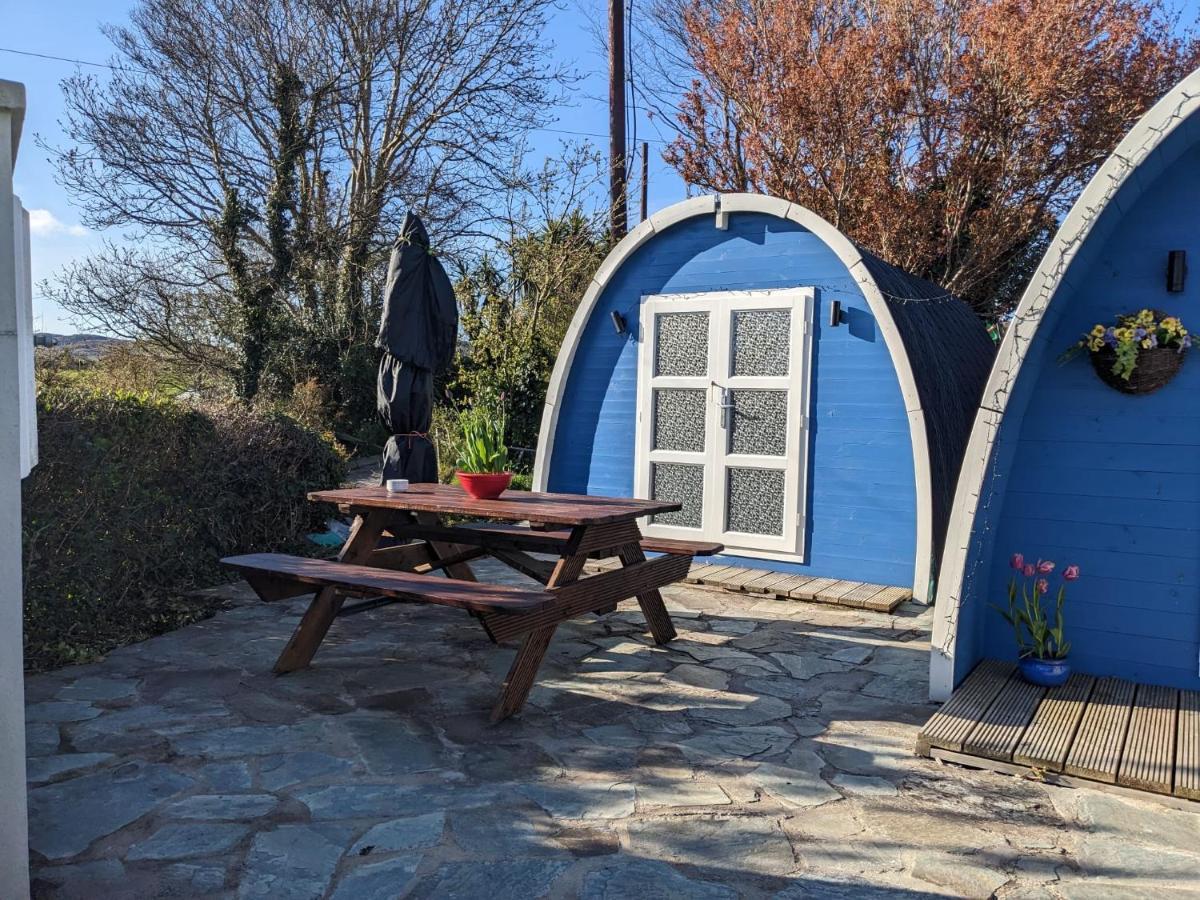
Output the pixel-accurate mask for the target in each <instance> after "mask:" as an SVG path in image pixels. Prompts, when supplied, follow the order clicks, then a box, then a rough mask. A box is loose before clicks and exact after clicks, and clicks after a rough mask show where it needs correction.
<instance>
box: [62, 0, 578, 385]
mask: <svg viewBox="0 0 1200 900" xmlns="http://www.w3.org/2000/svg"><path fill="white" fill-rule="evenodd" d="M551 2H552V0H453V2H450V0H259V2H255V3H246V2H244V0H141V3H140V5H139V6H138V7H137V8H136V9H135V10H134V12H133V14H132V16H131V20H130V24H129V25H128V26H125V27H118V28H111V29H108V31H107V34H108V36H109V38H110V39H111V40H112V42H113V45H114V47H115V51H116V56H115V58H114V60H113V65H114V66H115V73H114V75H113V76H112V77H111V78H110V79H108V80H107V81H101V80H98V79H96V78H94V77H90V76H84V75H75V76H73V77H71V78H69V79H67V80H66V81H65V82H64V84H63V89H64V92H65V96H66V106H67V114H66V120H65V122H64V130H65V132H66V134H67V135H68V136H69V138H70V139H71V141H72V143H73V146H70V147H67V148H53V147H52V148H49V149H50V150H51V152H52V154H53V158H54V161H55V163H56V164H57V167H58V171H59V176H60V179H61V181H62V183H63V184H64V185H65V186H66V187H67V188H68V189H69V190H70V191H71V192H72V194H73V195H74V196H75V197H76V198H77V200H78V201H79V202H80V203H81V205H82V206H83V209H84V220H85V221H86V222H87V223H88V224H89V225H91V226H92V227H95V228H117V229H122V230H124V231H125V232H126V234H127V235H129V236H130V237H131V238H132V241H133V243H134V244H136V245H137V247H138V249H137V250H136V251H130V250H121V249H117V248H116V247H112V248H109V249H108V250H107V251H106V252H104V253H103V254H102V255H101V256H100V257H98V258H96V259H92V260H88V261H87V262H85V263H83V264H80V265H78V266H76V267H74V268H73V269H71V270H69V271H68V272H67V273H66V275H65V276H64V278H63V279H61V281H60V282H59V284H58V285H57V287H54V288H51V290H52V291H53V292H54V293H56V294H57V298H58V299H59V300H60V301H61V302H62V303H63V305H64V306H66V307H67V308H68V309H70V310H72V311H74V312H76V313H78V314H80V315H82V316H83V317H85V318H89V319H93V320H98V321H100V322H101V323H103V324H104V325H105V326H106V327H107V328H108V329H109V330H111V331H114V332H115V333H118V334H123V335H127V336H131V337H137V338H141V339H145V340H147V341H150V342H152V343H154V344H156V345H158V346H160V347H162V348H164V349H166V350H168V351H170V352H172V353H176V354H180V355H184V356H186V355H189V354H190V355H192V356H194V357H195V358H196V359H197V362H201V361H203V364H205V365H211V366H215V367H217V368H220V369H222V370H224V371H227V372H228V373H230V374H231V376H232V377H233V379H234V382H235V383H236V386H237V389H238V392H239V394H240V395H241V396H242V397H244V398H246V399H251V398H253V397H254V396H255V395H256V394H257V393H258V392H259V390H260V388H261V387H262V385H263V383H264V379H269V380H270V379H273V380H274V382H277V384H274V385H273V386H274V387H276V388H277V389H278V390H281V391H284V392H286V391H287V390H288V388H289V386H290V385H291V384H295V383H298V382H299V381H301V380H304V379H306V378H310V377H313V376H314V375H316V376H317V377H318V379H319V380H321V381H322V383H323V384H325V385H326V387H327V388H328V389H329V391H330V393H331V397H330V399H331V401H332V402H333V403H335V404H337V405H338V406H339V407H340V406H343V405H344V404H346V403H353V402H354V400H355V398H353V397H351V396H347V395H348V394H349V392H350V390H351V388H350V386H349V385H350V383H352V384H353V385H354V386H356V387H357V386H358V385H361V378H362V376H363V374H364V372H365V371H369V369H370V366H371V361H372V359H373V352H372V351H371V350H370V342H371V338H372V337H373V334H372V327H373V322H372V319H373V316H374V313H375V312H376V311H377V309H378V305H377V304H378V302H379V291H380V288H381V279H380V275H379V272H378V270H379V268H380V263H381V261H382V260H383V259H385V258H386V254H387V252H388V250H389V244H390V241H391V240H392V238H393V237H394V235H395V233H396V231H397V229H398V227H399V223H400V219H401V217H402V215H403V213H404V211H405V210H406V209H414V210H416V211H418V212H419V213H420V214H421V215H423V216H424V217H425V219H426V221H427V223H428V224H429V226H430V228H431V231H432V233H433V234H434V235H435V236H436V237H437V239H438V241H439V245H440V246H441V247H442V248H443V249H444V250H447V251H452V250H454V249H455V248H456V247H461V246H462V245H463V242H464V241H465V240H468V239H470V238H471V237H472V236H473V235H477V234H478V233H479V232H480V230H481V225H482V223H483V221H484V219H485V218H486V216H487V211H488V208H489V206H490V200H491V199H493V197H494V195H495V193H496V191H497V190H498V189H500V188H502V186H503V185H504V184H505V181H506V175H507V173H508V172H509V171H511V169H510V160H511V159H512V158H513V156H514V154H515V153H517V152H518V149H519V147H520V146H521V141H522V139H523V136H524V135H525V133H526V132H527V131H528V130H529V129H531V128H534V127H537V126H538V125H539V124H541V123H542V121H543V117H544V115H545V114H546V111H547V110H548V108H549V106H550V105H551V104H552V103H553V102H554V101H555V100H556V99H557V98H558V94H559V91H560V89H561V88H562V87H563V86H564V84H565V83H566V81H567V77H568V76H567V74H566V73H565V72H564V71H563V70H561V69H560V68H557V67H554V66H551V65H549V64H547V63H546V62H545V60H546V59H547V58H548V54H547V52H546V48H545V46H544V45H543V44H542V39H541V34H542V33H543V30H544V24H545V18H546V14H547V9H548V8H549V6H550V4H551ZM331 373H338V374H337V375H332V374H331ZM339 379H343V381H344V380H345V379H349V381H348V382H347V383H342V381H339ZM369 400H370V397H367V398H366V401H367V402H368V403H369Z"/></svg>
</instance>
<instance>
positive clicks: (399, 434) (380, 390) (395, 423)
mask: <svg viewBox="0 0 1200 900" xmlns="http://www.w3.org/2000/svg"><path fill="white" fill-rule="evenodd" d="M376 402H377V405H378V407H379V417H380V418H381V419H382V420H383V424H384V425H385V426H386V427H387V429H388V431H390V432H391V433H392V437H391V438H389V439H388V442H387V445H386V446H385V447H384V448H383V480H384V481H387V480H388V479H389V478H407V479H408V480H409V481H411V482H413V483H414V484H415V483H421V482H426V483H432V482H436V481H437V480H438V468H437V452H436V451H435V449H434V446H433V443H432V442H431V441H430V440H429V438H428V437H427V436H426V433H427V432H428V431H429V426H430V425H431V424H432V423H433V373H432V372H430V371H429V370H428V369H420V368H417V367H416V366H414V365H413V364H412V363H405V362H401V361H400V360H398V359H396V357H394V356H392V354H390V353H388V352H387V351H384V354H383V359H381V360H380V361H379V377H378V379H377V381H376Z"/></svg>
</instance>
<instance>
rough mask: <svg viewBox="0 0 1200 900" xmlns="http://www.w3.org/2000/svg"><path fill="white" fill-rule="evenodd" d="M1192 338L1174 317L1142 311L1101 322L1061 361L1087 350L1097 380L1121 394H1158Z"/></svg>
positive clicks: (1172, 375) (1068, 351) (1174, 373)
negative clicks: (1111, 321) (1105, 322)
mask: <svg viewBox="0 0 1200 900" xmlns="http://www.w3.org/2000/svg"><path fill="white" fill-rule="evenodd" d="M1191 346H1192V337H1191V335H1190V334H1188V330H1187V329H1186V328H1184V327H1183V322H1181V321H1180V320H1179V318H1178V317H1177V316H1169V315H1167V314H1166V313H1165V312H1162V311H1161V310H1157V309H1142V310H1139V311H1138V312H1136V313H1126V314H1124V315H1120V316H1117V321H1116V323H1115V324H1112V325H1106V324H1104V323H1103V322H1101V323H1099V324H1097V325H1095V326H1094V327H1093V328H1092V330H1091V331H1089V332H1088V333H1087V334H1085V335H1084V336H1083V337H1082V338H1080V339H1079V342H1078V343H1076V344H1075V346H1073V347H1071V348H1070V349H1069V350H1067V352H1066V353H1064V354H1063V356H1062V361H1064V362H1065V361H1066V360H1068V359H1070V358H1071V357H1072V356H1074V355H1075V354H1077V353H1079V352H1081V351H1083V350H1086V351H1087V352H1088V356H1089V357H1090V358H1091V362H1092V368H1093V369H1095V370H1096V374H1097V375H1098V376H1099V378H1100V380H1101V381H1103V382H1104V383H1105V384H1107V385H1108V386H1109V387H1111V388H1113V389H1114V390H1118V391H1120V392H1121V393H1123V394H1149V393H1151V392H1152V391H1157V390H1158V389H1159V388H1160V387H1162V386H1163V385H1164V384H1166V383H1167V382H1168V381H1170V380H1171V379H1172V378H1174V377H1175V375H1176V374H1177V373H1178V372H1179V369H1180V367H1181V366H1182V365H1183V358H1184V356H1185V355H1186V354H1187V351H1188V349H1189V348H1190V347H1191Z"/></svg>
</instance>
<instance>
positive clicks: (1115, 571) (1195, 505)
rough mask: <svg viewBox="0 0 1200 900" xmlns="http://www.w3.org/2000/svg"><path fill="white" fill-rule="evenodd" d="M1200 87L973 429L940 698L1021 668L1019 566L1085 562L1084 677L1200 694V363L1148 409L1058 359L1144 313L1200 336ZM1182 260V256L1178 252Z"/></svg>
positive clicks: (1115, 190) (936, 651)
mask: <svg viewBox="0 0 1200 900" xmlns="http://www.w3.org/2000/svg"><path fill="white" fill-rule="evenodd" d="M1198 220H1200V72H1197V73H1193V74H1192V75H1190V76H1189V77H1188V78H1187V79H1185V80H1184V81H1183V82H1181V83H1180V84H1179V85H1177V86H1176V87H1175V88H1174V89H1173V90H1172V91H1171V92H1170V93H1169V94H1168V95H1167V96H1166V97H1164V98H1163V99H1162V100H1161V101H1159V102H1158V104H1156V105H1155V106H1154V107H1153V108H1152V109H1151V110H1150V111H1149V112H1147V113H1146V114H1145V115H1144V116H1143V117H1142V119H1141V120H1140V121H1139V122H1138V123H1137V124H1136V125H1135V126H1134V127H1133V129H1132V130H1131V131H1130V132H1129V134H1128V135H1126V137H1125V139H1124V140H1122V141H1121V143H1120V145H1119V146H1118V147H1117V149H1116V150H1115V151H1114V152H1113V154H1112V156H1110V157H1109V158H1108V160H1107V161H1106V162H1105V163H1104V165H1103V166H1101V168H1100V169H1099V170H1098V171H1097V173H1096V175H1095V176H1094V177H1093V178H1092V180H1091V182H1090V183H1089V184H1088V186H1087V188H1086V189H1085V190H1084V192H1083V193H1082V195H1081V196H1080V197H1079V199H1078V201H1076V203H1075V205H1074V207H1073V208H1072V209H1071V211H1070V213H1069V214H1068V215H1067V217H1066V218H1065V219H1064V220H1063V223H1062V226H1061V228H1060V229H1059V231H1058V234H1057V235H1056V236H1055V238H1054V240H1053V242H1052V243H1051V245H1050V247H1049V249H1048V250H1047V251H1046V255H1045V258H1044V259H1043V260H1042V262H1041V265H1040V266H1039V268H1038V270H1037V272H1036V273H1035V275H1034V277H1033V280H1032V281H1031V283H1030V285H1029V287H1028V289H1027V290H1026V291H1025V293H1024V295H1023V297H1022V299H1021V302H1020V304H1019V305H1018V307H1017V310H1016V312H1015V314H1014V317H1013V321H1012V324H1011V325H1010V327H1009V329H1008V333H1007V334H1006V335H1005V338H1004V341H1003V343H1002V345H1001V347H1000V351H999V355H998V357H997V359H996V364H995V367H994V368H993V370H992V373H991V376H990V378H989V380H988V383H987V386H986V388H985V389H984V392H983V400H982V405H981V406H980V409H979V412H978V415H977V417H976V421H975V425H974V429H973V431H972V433H971V440H970V444H969V446H968V448H967V454H966V460H965V462H964V463H963V468H962V474H961V477H960V479H959V484H958V489H957V493H956V496H955V500H954V506H953V511H952V514H951V517H950V525H949V530H948V532H947V537H946V546H945V553H944V556H943V559H942V565H941V573H940V578H939V583H938V590H937V607H938V609H937V612H936V615H935V617H934V622H935V624H934V633H933V653H932V656H931V661H930V693H931V696H932V697H933V698H934V699H937V700H942V699H945V698H947V697H948V696H949V695H950V693H951V691H952V690H953V688H954V687H955V686H957V685H958V684H959V682H961V681H962V679H963V678H964V677H966V675H967V674H968V673H969V672H970V671H971V669H972V668H973V667H974V666H975V664H976V663H977V662H979V661H980V660H981V659H983V658H985V657H990V658H998V659H1002V660H1010V659H1015V658H1016V655H1017V650H1016V643H1015V640H1014V637H1013V631H1012V628H1011V627H1010V626H1009V625H1008V623H1007V622H1005V621H1004V619H1003V618H1002V617H1001V615H1000V613H999V612H998V611H997V610H996V609H995V607H996V606H1005V605H1006V604H1007V584H1008V581H1009V578H1010V577H1011V576H1012V574H1013V573H1012V570H1011V569H1010V565H1009V563H1010V556H1011V555H1012V554H1014V553H1022V554H1024V555H1025V556H1026V557H1034V558H1045V559H1048V560H1054V561H1055V562H1056V563H1057V564H1058V570H1059V571H1058V572H1056V573H1054V574H1053V575H1051V576H1050V580H1051V582H1052V587H1051V589H1052V591H1053V590H1056V589H1057V585H1058V582H1057V578H1058V576H1059V573H1060V572H1061V570H1062V567H1063V566H1065V565H1067V564H1071V563H1074V564H1077V565H1078V566H1079V567H1080V570H1081V573H1082V574H1081V577H1080V578H1079V579H1078V580H1077V581H1074V582H1073V583H1072V584H1071V585H1070V586H1069V588H1068V593H1067V600H1066V603H1065V604H1064V609H1065V620H1066V638H1067V639H1068V640H1069V641H1070V642H1071V650H1070V659H1071V663H1072V668H1073V669H1074V670H1076V671H1081V672H1085V673H1089V674H1092V675H1111V676H1119V677H1122V678H1128V679H1132V680H1135V681H1139V682H1144V683H1149V684H1160V685H1167V686H1172V687H1180V688H1191V689H1196V688H1200V413H1197V411H1196V410H1195V409H1193V408H1192V406H1191V404H1192V403H1195V402H1196V399H1197V397H1200V361H1198V360H1197V359H1196V358H1195V350H1193V351H1192V352H1191V356H1192V358H1190V359H1189V358H1187V357H1185V358H1184V359H1183V365H1182V367H1181V368H1180V370H1179V372H1178V374H1177V375H1176V376H1175V377H1174V379H1173V380H1171V381H1170V382H1169V383H1167V384H1166V385H1165V386H1163V387H1161V388H1160V389H1158V390H1156V391H1154V392H1153V393H1146V394H1139V395H1131V394H1128V393H1123V392H1121V391H1118V390H1115V389H1114V388H1113V387H1110V386H1109V385H1107V384H1106V383H1105V382H1104V381H1102V380H1101V378H1100V377H1098V375H1097V373H1096V371H1094V370H1093V367H1092V366H1091V365H1090V364H1089V361H1088V359H1087V358H1086V354H1081V355H1080V356H1079V357H1077V358H1075V359H1074V360H1072V361H1070V362H1066V363H1060V362H1059V357H1060V355H1061V354H1062V353H1063V352H1064V351H1065V350H1067V349H1068V348H1069V347H1070V346H1071V345H1072V344H1074V343H1075V342H1076V341H1078V340H1079V338H1080V336H1081V335H1082V334H1083V333H1084V332H1087V331H1090V330H1091V329H1092V328H1093V326H1094V325H1096V324H1097V323H1111V322H1113V321H1114V320H1115V319H1116V317H1117V316H1119V315H1122V314H1127V313H1136V312H1137V311H1138V310H1141V309H1144V308H1148V309H1152V310H1160V311H1162V312H1164V313H1167V314H1169V315H1173V316H1178V317H1179V318H1181V319H1182V321H1183V324H1184V326H1185V327H1186V326H1191V327H1193V328H1200V303H1197V301H1198V300H1200V280H1198V279H1197V278H1196V277H1192V278H1187V277H1186V272H1185V271H1184V268H1183V265H1182V263H1183V262H1184V260H1185V259H1186V258H1187V257H1190V258H1191V259H1192V260H1197V259H1200V230H1198V228H1197V225H1198ZM1173 251H1184V255H1183V256H1181V255H1180V254H1178V253H1177V252H1173Z"/></svg>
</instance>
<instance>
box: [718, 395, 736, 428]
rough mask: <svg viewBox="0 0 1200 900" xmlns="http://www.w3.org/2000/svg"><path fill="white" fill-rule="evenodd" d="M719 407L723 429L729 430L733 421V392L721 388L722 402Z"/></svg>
mask: <svg viewBox="0 0 1200 900" xmlns="http://www.w3.org/2000/svg"><path fill="white" fill-rule="evenodd" d="M717 406H718V407H719V408H720V410H721V427H722V428H724V429H727V430H728V428H729V426H730V424H731V422H732V420H733V409H734V402H733V391H731V390H730V389H729V388H721V402H720V403H718V404H717Z"/></svg>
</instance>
